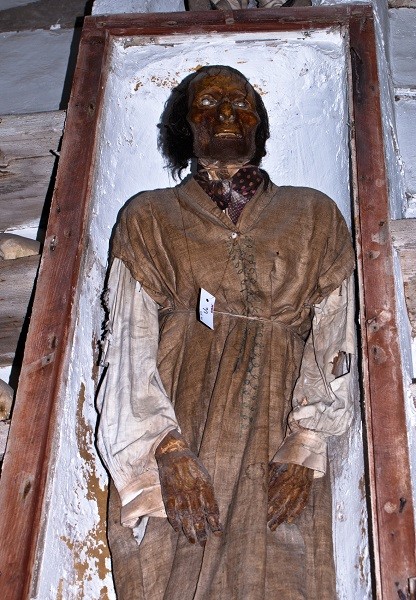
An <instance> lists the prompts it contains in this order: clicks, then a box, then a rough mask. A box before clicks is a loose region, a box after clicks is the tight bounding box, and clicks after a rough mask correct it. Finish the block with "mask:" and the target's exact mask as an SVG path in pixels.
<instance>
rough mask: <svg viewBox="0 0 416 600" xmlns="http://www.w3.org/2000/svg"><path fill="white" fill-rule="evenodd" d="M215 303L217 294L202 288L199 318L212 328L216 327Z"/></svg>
mask: <svg viewBox="0 0 416 600" xmlns="http://www.w3.org/2000/svg"><path fill="white" fill-rule="evenodd" d="M214 304H215V296H213V295H212V294H210V293H209V292H207V291H206V290H204V288H201V289H200V292H199V307H198V309H199V310H198V312H199V320H200V321H201V323H203V324H204V325H206V326H207V327H209V328H210V329H214Z"/></svg>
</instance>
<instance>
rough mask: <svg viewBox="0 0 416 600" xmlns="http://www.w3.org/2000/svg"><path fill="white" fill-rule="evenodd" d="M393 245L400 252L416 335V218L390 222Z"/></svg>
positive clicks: (408, 304) (412, 323) (409, 308)
mask: <svg viewBox="0 0 416 600" xmlns="http://www.w3.org/2000/svg"><path fill="white" fill-rule="evenodd" d="M390 228H391V236H392V240H393V246H394V247H395V248H396V250H398V252H399V258H400V266H401V270H402V277H403V286H404V295H405V299H406V307H407V312H408V315H409V321H410V325H411V327H412V336H413V337H416V219H398V220H396V221H392V222H391V224H390Z"/></svg>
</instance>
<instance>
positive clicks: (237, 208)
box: [195, 165, 263, 224]
mask: <svg viewBox="0 0 416 600" xmlns="http://www.w3.org/2000/svg"><path fill="white" fill-rule="evenodd" d="M195 181H197V183H198V184H199V185H200V186H201V187H202V189H203V190H204V192H205V193H206V194H208V196H210V198H211V199H212V200H213V201H214V202H215V203H216V204H217V206H218V207H219V208H220V209H221V210H224V211H226V213H227V214H228V216H229V217H230V219H231V220H232V222H233V223H234V224H236V223H237V220H238V217H239V216H240V215H241V212H242V210H243V208H244V206H245V205H246V204H247V202H248V201H249V200H251V198H252V197H253V196H254V194H255V192H256V191H257V189H258V187H259V186H260V184H261V183H262V181H263V175H262V174H261V171H260V169H259V168H258V167H255V166H253V165H246V166H244V167H241V168H240V169H239V170H238V171H237V172H236V173H235V174H234V175H233V176H232V177H230V178H229V179H212V176H211V175H210V173H209V171H208V170H206V169H204V168H203V167H202V168H199V169H198V171H197V173H196V175H195Z"/></svg>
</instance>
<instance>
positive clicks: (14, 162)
mask: <svg viewBox="0 0 416 600" xmlns="http://www.w3.org/2000/svg"><path fill="white" fill-rule="evenodd" d="M64 120H65V111H54V112H50V113H49V112H47V113H36V114H29V115H6V116H3V117H0V231H5V230H6V229H18V228H21V227H25V226H26V227H28V226H35V227H36V226H37V225H38V223H39V220H40V217H41V214H42V211H43V208H44V204H45V198H46V196H47V192H48V188H49V184H50V180H51V176H52V172H53V169H54V165H55V162H56V157H55V156H54V155H53V154H52V153H51V150H53V151H57V150H58V147H59V142H60V138H61V136H62V130H63V125H64Z"/></svg>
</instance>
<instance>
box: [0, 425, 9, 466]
mask: <svg viewBox="0 0 416 600" xmlns="http://www.w3.org/2000/svg"><path fill="white" fill-rule="evenodd" d="M9 429H10V421H0V461H2V460H3V456H4V453H5V451H6V445H7V438H8V436H9Z"/></svg>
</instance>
